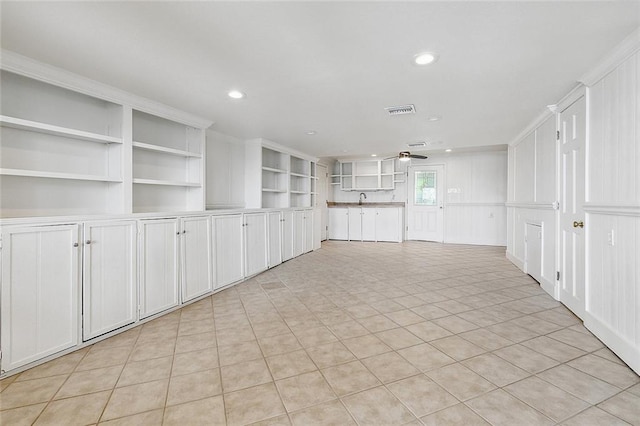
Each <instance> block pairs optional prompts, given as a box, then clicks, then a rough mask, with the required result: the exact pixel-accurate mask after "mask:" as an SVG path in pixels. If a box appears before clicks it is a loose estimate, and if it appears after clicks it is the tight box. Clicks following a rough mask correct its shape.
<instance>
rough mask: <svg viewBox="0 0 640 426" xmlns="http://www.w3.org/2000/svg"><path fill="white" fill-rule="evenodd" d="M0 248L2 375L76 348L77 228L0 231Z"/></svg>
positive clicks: (78, 273) (19, 228)
mask: <svg viewBox="0 0 640 426" xmlns="http://www.w3.org/2000/svg"><path fill="white" fill-rule="evenodd" d="M2 242H3V247H2V314H1V317H0V320H1V321H2V333H1V335H2V345H1V347H2V355H3V358H2V369H3V370H6V371H9V370H12V369H14V368H17V367H20V366H22V365H25V364H28V363H30V362H32V361H36V360H38V359H40V358H43V357H45V356H47V355H51V354H53V353H56V352H59V351H61V350H63V349H67V348H70V347H72V346H74V345H76V344H77V343H78V334H79V328H78V327H79V319H78V311H79V303H78V302H79V300H78V298H79V289H78V278H79V275H80V271H79V265H78V257H79V254H80V249H79V247H78V226H77V225H59V226H42V227H16V228H5V229H4V231H3V233H2ZM74 246H75V247H74Z"/></svg>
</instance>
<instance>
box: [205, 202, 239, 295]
mask: <svg viewBox="0 0 640 426" xmlns="http://www.w3.org/2000/svg"><path fill="white" fill-rule="evenodd" d="M211 220H212V223H213V227H212V228H213V247H214V249H213V259H214V263H213V268H214V271H215V277H216V280H215V284H214V288H220V287H224V286H226V285H228V284H231V283H234V282H236V281H240V280H241V279H243V278H244V265H243V263H244V259H243V258H244V253H243V241H242V239H243V235H242V229H243V226H242V224H243V223H244V222H243V220H242V214H232V215H224V216H213V217H212V218H211Z"/></svg>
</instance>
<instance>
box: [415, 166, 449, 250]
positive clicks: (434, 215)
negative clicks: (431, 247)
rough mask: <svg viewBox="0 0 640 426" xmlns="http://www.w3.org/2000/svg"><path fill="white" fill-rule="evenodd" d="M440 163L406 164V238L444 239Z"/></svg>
mask: <svg viewBox="0 0 640 426" xmlns="http://www.w3.org/2000/svg"><path fill="white" fill-rule="evenodd" d="M443 187H444V166H415V167H409V194H408V196H409V200H408V203H407V206H408V209H407V216H408V217H407V227H408V228H407V239H408V240H423V241H437V242H443V241H444V199H443V194H444V190H443Z"/></svg>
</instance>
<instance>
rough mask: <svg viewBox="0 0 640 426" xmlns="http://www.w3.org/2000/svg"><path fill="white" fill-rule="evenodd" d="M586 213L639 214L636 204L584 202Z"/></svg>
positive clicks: (639, 207) (638, 207) (638, 206)
mask: <svg viewBox="0 0 640 426" xmlns="http://www.w3.org/2000/svg"><path fill="white" fill-rule="evenodd" d="M583 209H584V211H585V212H586V213H591V214H602V215H610V216H635V217H638V216H640V205H638V204H596V203H586V204H585V205H584V206H583Z"/></svg>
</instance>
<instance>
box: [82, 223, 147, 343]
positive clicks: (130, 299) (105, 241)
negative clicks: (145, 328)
mask: <svg viewBox="0 0 640 426" xmlns="http://www.w3.org/2000/svg"><path fill="white" fill-rule="evenodd" d="M83 255H84V256H83V265H84V267H83V270H82V276H83V280H82V289H83V294H82V306H83V317H82V319H83V327H82V336H83V339H84V340H85V341H86V340H89V339H92V338H94V337H96V336H100V335H101V334H104V333H108V332H109V331H112V330H115V329H116V328H119V327H123V326H125V325H127V324H131V323H133V322H135V321H136V320H137V306H138V302H137V299H138V298H137V294H136V292H137V285H136V258H137V253H136V222H135V221H133V220H125V221H108V222H88V223H85V224H84V250H83Z"/></svg>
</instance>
